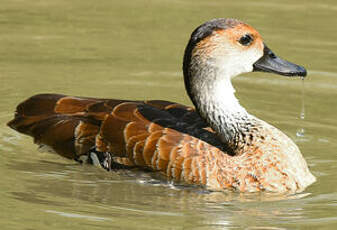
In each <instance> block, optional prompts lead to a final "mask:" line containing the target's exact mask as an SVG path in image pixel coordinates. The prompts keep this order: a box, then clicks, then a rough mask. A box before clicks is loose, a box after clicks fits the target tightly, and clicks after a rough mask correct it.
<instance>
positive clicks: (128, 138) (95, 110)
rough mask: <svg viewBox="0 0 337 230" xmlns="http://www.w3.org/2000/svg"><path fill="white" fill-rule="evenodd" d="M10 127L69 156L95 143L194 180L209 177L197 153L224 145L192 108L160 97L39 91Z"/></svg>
mask: <svg viewBox="0 0 337 230" xmlns="http://www.w3.org/2000/svg"><path fill="white" fill-rule="evenodd" d="M8 126H10V127H11V128H13V129H15V130H17V131H19V132H21V133H24V134H27V135H30V136H32V137H34V141H35V143H37V144H43V145H48V146H50V147H52V148H53V149H54V150H55V151H56V152H57V153H59V154H60V155H62V156H64V157H67V158H70V159H77V158H78V157H80V156H81V155H84V154H87V153H88V152H89V150H90V149H91V148H93V147H95V148H96V150H97V151H101V152H110V153H111V154H112V156H113V157H114V159H115V161H116V162H118V163H121V164H125V165H135V166H139V167H144V168H150V169H152V170H159V171H162V172H163V173H164V174H166V175H167V176H168V177H170V178H174V179H175V180H180V179H183V180H185V181H187V182H188V181H190V182H192V181H195V180H197V182H193V183H202V181H203V180H205V178H203V177H202V176H201V174H202V172H199V171H198V170H202V169H199V168H198V169H196V168H195V167H194V168H193V167H192V166H191V164H192V157H198V156H199V155H200V156H201V155H202V154H201V153H202V151H205V149H208V148H212V149H217V151H220V150H219V148H222V147H223V146H222V144H221V142H220V141H219V140H218V139H217V137H216V135H215V134H214V133H213V131H212V130H210V129H209V128H207V126H206V125H205V123H204V122H203V121H202V119H201V118H200V117H199V115H198V114H197V113H196V112H195V111H194V109H193V108H191V107H187V106H184V105H180V104H176V103H172V102H168V101H160V100H156V101H155V100H153V101H125V100H110V99H96V98H84V97H69V96H65V95H60V94H39V95H35V96H33V97H31V98H29V99H27V100H26V101H24V102H22V103H21V104H19V105H18V107H17V110H16V113H15V118H14V119H13V120H12V121H10V122H9V123H8ZM200 143H203V144H200ZM205 145H206V147H207V148H205ZM193 146H194V147H193ZM195 146H197V147H195ZM189 159H190V160H189ZM194 164H196V163H194ZM191 167H192V169H193V170H192V169H191ZM198 167H199V166H198ZM192 171H193V172H194V174H195V176H194V177H193V175H192V174H193V172H192ZM182 172H184V173H183V174H181V173H182ZM186 174H188V175H186ZM197 174H198V175H197ZM182 175H183V176H184V178H181V176H182ZM185 177H186V178H185ZM196 178H197V179H196Z"/></svg>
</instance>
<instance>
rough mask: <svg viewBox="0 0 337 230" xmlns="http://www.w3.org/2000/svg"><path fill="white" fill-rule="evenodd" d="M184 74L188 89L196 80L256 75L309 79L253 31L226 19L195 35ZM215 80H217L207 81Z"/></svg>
mask: <svg viewBox="0 0 337 230" xmlns="http://www.w3.org/2000/svg"><path fill="white" fill-rule="evenodd" d="M183 70H184V77H185V84H186V86H187V87H188V88H189V87H190V84H191V82H192V84H193V81H194V80H197V79H195V78H200V77H203V78H204V77H205V76H210V77H216V78H218V77H228V78H231V77H234V76H236V75H239V74H241V73H246V72H252V71H262V72H271V73H276V74H279V75H284V76H303V77H304V76H306V70H305V69H304V68H303V67H302V66H299V65H296V64H293V63H291V62H288V61H286V60H283V59H281V58H279V57H277V56H276V55H275V54H274V53H273V52H272V51H271V50H270V49H269V48H268V47H267V46H266V44H265V43H264V42H263V39H262V37H261V36H260V34H259V33H258V32H257V31H256V30H255V29H254V28H253V27H251V26H249V25H247V24H245V23H243V22H241V21H239V20H236V19H224V18H220V19H214V20H211V21H208V22H206V23H204V24H202V25H200V26H199V27H198V28H196V29H195V30H194V31H193V33H192V35H191V38H190V40H189V43H188V45H187V47H186V50H185V56H184V65H183ZM207 72H208V73H207ZM214 73H216V74H214ZM200 75H203V76H200ZM193 78H194V79H193ZM206 78H207V77H206ZM199 80H200V79H199ZM212 80H215V79H207V81H212ZM197 81H198V80H197Z"/></svg>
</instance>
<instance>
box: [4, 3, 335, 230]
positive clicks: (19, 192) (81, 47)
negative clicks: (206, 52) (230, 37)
mask: <svg viewBox="0 0 337 230" xmlns="http://www.w3.org/2000/svg"><path fill="white" fill-rule="evenodd" d="M336 13H337V4H336V1H335V0H330V1H316V0H299V1H290V0H287V1H274V0H260V1H250V0H242V1H202V0H186V1H183V0H161V1H159V0H157V1H155V0H134V1H114V0H100V1H94V0H86V1H83V0H71V1H69V0H54V1H46V0H2V1H1V7H0V29H1V33H0V85H1V87H0V175H1V176H0V178H1V179H0V229H6V230H7V229H50V230H53V229H74V230H76V229H81V230H83V229H336V228H337V185H336V177H337V167H336V165H337V164H336V163H337V158H336V155H337V154H336V153H337V142H336V138H337V120H336V113H337V65H336V64H337V63H336V56H337V42H336V40H337V30H336V24H337V19H336ZM215 17H235V18H239V19H241V20H243V21H245V22H247V23H249V24H251V25H253V26H254V27H255V28H256V29H258V30H259V32H260V33H261V34H262V36H263V37H264V39H265V41H266V43H267V44H268V46H269V47H270V48H271V49H272V50H273V51H274V52H275V53H276V54H278V55H280V56H281V57H285V58H286V59H288V60H292V61H294V62H296V63H297V64H301V65H304V66H306V67H307V69H308V70H309V76H308V77H307V79H306V80H305V84H304V87H305V97H304V100H305V119H304V120H301V119H300V113H301V110H302V108H301V106H302V95H301V94H302V83H301V80H300V79H290V78H285V77H281V76H275V75H271V74H262V73H251V74H245V75H244V76H241V77H238V78H237V79H235V80H234V84H235V87H236V89H237V95H238V97H239V98H240V101H241V104H242V105H244V106H245V107H246V108H247V110H248V111H250V112H251V113H253V114H255V115H256V116H258V117H260V118H262V119H263V120H266V121H268V122H270V123H272V124H273V125H275V126H277V127H279V128H280V129H282V130H283V131H284V132H285V133H287V134H288V135H289V136H290V137H291V138H293V139H294V140H295V141H296V143H297V144H298V145H299V147H300V148H301V150H302V153H303V154H304V156H305V158H306V159H307V161H308V164H309V165H310V168H311V171H312V172H313V174H314V175H315V176H316V177H317V179H318V181H317V182H316V183H315V184H314V185H312V186H310V187H309V188H308V189H307V190H306V191H305V192H304V193H302V194H298V195H296V196H292V197H280V196H275V195H270V194H269V195H268V194H245V195H242V194H241V195H240V194H237V193H211V194H207V193H204V192H202V191H200V190H198V189H193V188H176V187H172V186H169V185H165V184H157V183H155V182H154V183H149V182H150V179H148V175H146V174H144V175H137V176H135V175H134V173H132V172H119V173H108V172H105V171H102V170H99V169H97V168H95V167H90V166H81V165H78V164H76V163H74V162H72V161H69V160H66V159H63V158H61V157H59V156H57V155H53V154H50V153H40V152H38V151H37V147H36V146H35V145H33V143H32V140H31V138H29V137H26V136H23V135H20V134H18V133H16V132H15V131H13V130H10V129H9V128H7V127H6V126H5V123H6V122H7V121H8V120H10V119H11V118H12V116H13V111H14V109H15V106H16V105H17V104H18V103H19V102H20V101H22V100H23V99H25V98H26V97H29V96H30V95H33V94H36V93H42V92H53V93H64V94H70V95H80V96H93V97H106V98H107V97H108V98H125V99H150V98H153V99H165V100H171V101H177V102H180V103H184V104H190V102H189V99H188V97H187V96H186V93H185V91H184V87H183V79H182V71H181V66H182V55H183V51H184V47H185V45H186V43H187V40H188V38H189V35H190V33H191V31H192V30H193V29H194V28H195V27H196V26H198V25H199V24H201V23H202V22H204V21H206V20H209V19H211V18H215ZM302 128H303V129H304V130H305V135H304V136H303V137H298V136H296V132H297V131H298V130H300V129H302Z"/></svg>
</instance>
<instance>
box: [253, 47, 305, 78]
mask: <svg viewBox="0 0 337 230" xmlns="http://www.w3.org/2000/svg"><path fill="white" fill-rule="evenodd" d="M263 51H264V52H263V53H264V54H263V56H262V57H261V58H260V59H259V60H257V62H255V63H254V65H253V66H254V71H260V72H270V73H276V74H280V75H284V76H302V77H305V76H306V75H307V71H306V70H305V68H304V67H302V66H299V65H296V64H294V63H291V62H288V61H286V60H283V59H281V58H279V57H277V56H276V55H275V54H274V53H273V52H272V51H271V50H270V49H269V48H268V47H267V46H266V45H264V50H263Z"/></svg>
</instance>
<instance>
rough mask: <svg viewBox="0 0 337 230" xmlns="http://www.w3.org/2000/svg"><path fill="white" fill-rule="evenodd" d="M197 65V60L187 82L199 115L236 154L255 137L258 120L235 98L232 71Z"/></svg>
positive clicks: (192, 64)
mask: <svg viewBox="0 0 337 230" xmlns="http://www.w3.org/2000/svg"><path fill="white" fill-rule="evenodd" d="M200 64H201V63H198V65H196V64H195V63H194V60H192V61H191V63H190V69H189V71H188V76H187V79H186V76H185V82H186V80H188V86H186V88H187V91H188V94H189V96H190V98H191V100H192V102H193V103H194V105H195V107H196V108H197V110H198V112H199V114H200V116H201V117H202V118H204V119H205V120H206V122H207V123H208V124H209V125H210V127H212V129H213V130H215V131H216V132H217V133H218V135H219V137H220V139H221V141H222V142H223V143H224V144H226V145H227V146H229V147H232V149H233V152H234V154H237V153H238V152H237V151H239V149H240V148H242V147H244V146H245V145H246V144H247V143H246V142H247V141H249V137H248V138H247V136H253V135H251V134H253V132H255V131H254V130H256V127H257V126H258V124H259V122H258V121H259V120H258V119H256V118H255V117H254V116H252V115H250V114H249V113H248V112H247V111H246V110H245V109H244V108H243V107H242V106H241V105H240V104H239V101H238V100H237V98H236V97H235V90H234V88H233V86H232V83H231V80H230V79H231V76H229V75H230V73H228V72H226V71H225V70H223V69H221V68H217V67H216V65H200Z"/></svg>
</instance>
